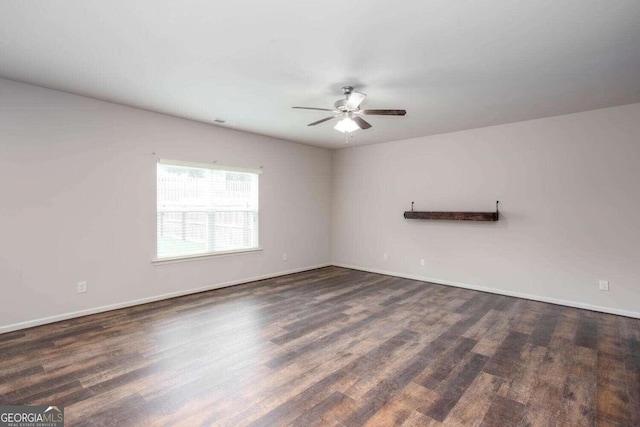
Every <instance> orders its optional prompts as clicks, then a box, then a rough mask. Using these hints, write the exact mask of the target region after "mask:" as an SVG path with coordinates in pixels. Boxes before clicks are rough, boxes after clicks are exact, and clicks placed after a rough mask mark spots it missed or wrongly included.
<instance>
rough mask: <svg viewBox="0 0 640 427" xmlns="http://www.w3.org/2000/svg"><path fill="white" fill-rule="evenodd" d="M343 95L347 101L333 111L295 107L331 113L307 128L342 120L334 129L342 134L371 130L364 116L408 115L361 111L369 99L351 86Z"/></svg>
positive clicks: (340, 100) (388, 111)
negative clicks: (362, 105) (365, 100)
mask: <svg viewBox="0 0 640 427" xmlns="http://www.w3.org/2000/svg"><path fill="white" fill-rule="evenodd" d="M342 93H343V94H344V95H345V97H346V98H345V99H339V100H337V101H336V102H335V104H333V109H329V108H314V107H293V108H297V109H301V110H317V111H330V112H331V113H332V115H331V116H330V117H325V118H324V119H321V120H318V121H316V122H313V123H309V124H308V125H307V126H315V125H319V124H320V123H324V122H326V121H329V120H333V119H338V118H339V119H341V120H340V121H339V122H338V123H337V124H336V125H335V126H334V129H335V130H337V131H340V132H344V133H349V132H353V131H356V130H358V129H363V130H365V129H369V128H370V127H371V124H370V123H369V122H367V121H366V120H365V119H363V118H362V115H363V114H365V115H368V116H404V115H405V114H407V112H406V111H405V110H361V109H360V104H362V101H364V99H365V98H366V97H367V95H365V94H364V93H360V92H355V91H354V90H353V87H351V86H343V87H342Z"/></svg>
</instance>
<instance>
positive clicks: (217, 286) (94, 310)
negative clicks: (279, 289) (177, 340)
mask: <svg viewBox="0 0 640 427" xmlns="http://www.w3.org/2000/svg"><path fill="white" fill-rule="evenodd" d="M330 265H331V264H330V263H326V264H318V265H314V266H310V267H302V268H296V269H293V270H287V271H281V272H278V273H271V274H264V275H262V276H256V277H249V278H246V279H240V280H233V281H230V282H224V283H217V284H214V285H209V286H204V287H202V288H196V289H189V290H185V291H177V292H171V293H168V294H163V295H156V296H153V297H148V298H142V299H138V300H134V301H125V302H120V303H116V304H110V305H104V306H102V307H96V308H88V309H86V310H80V311H74V312H71V313H64V314H58V315H55V316H50V317H42V318H40V319H34V320H28V321H26V322H20V323H14V324H11V325H6V326H0V334H3V333H5V332H12V331H17V330H20V329H27V328H32V327H34V326H40V325H46V324H48V323H55V322H60V321H63V320H68V319H73V318H76V317H82V316H88V315H90V314H97V313H103V312H105V311H111V310H118V309H120V308H127V307H133V306H134V305H141V304H147V303H150V302H155V301H160V300H163V299H169V298H175V297H181V296H184V295H190V294H197V293H198V292H204V291H211V290H213V289H220V288H226V287H228V286H234V285H239V284H242V283H249V282H255V281H257V280H265V279H272V278H274V277H279V276H286V275H287V274H293V273H301V272H303V271H309V270H315V269H316V268H322V267H328V266H330Z"/></svg>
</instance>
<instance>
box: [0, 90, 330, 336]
mask: <svg viewBox="0 0 640 427" xmlns="http://www.w3.org/2000/svg"><path fill="white" fill-rule="evenodd" d="M152 153H155V155H153V154H152ZM158 157H161V158H170V159H180V160H191V161H213V160H217V161H218V164H223V165H234V166H247V167H257V166H260V165H262V166H264V171H263V174H262V175H261V177H260V243H261V246H262V247H264V251H262V252H256V253H250V254H243V255H233V256H224V257H217V258H213V259H206V260H198V261H191V262H184V263H176V264H167V265H152V264H151V260H152V259H153V258H154V255H155V240H156V237H155V236H156V234H155V233H156V231H155V216H156V214H155V168H156V163H155V162H156V158H158ZM330 182H331V153H330V152H329V151H327V150H323V149H319V148H313V147H309V146H304V145H300V144H295V143H291V142H286V141H280V140H276V139H272V138H267V137H262V136H257V135H253V134H248V133H243V132H237V131H233V130H227V129H224V128H221V127H216V126H209V125H206V124H202V123H197V122H193V121H188V120H183V119H178V118H174V117H169V116H165V115H162V114H156V113H151V112H147V111H142V110H137V109H133V108H127V107H122V106H118V105H114V104H110V103H106V102H101V101H96V100H92V99H88V98H83V97H79V96H73V95H69V94H64V93H61V92H56V91H52V90H46V89H42V88H37V87H34V86H29V85H23V84H19V83H15V82H11V81H8V80H1V79H0V332H3V331H8V330H12V329H16V328H20V327H25V326H29V325H33V324H37V323H39V322H44V321H51V320H55V319H60V318H64V317H65V314H69V313H74V312H82V313H86V312H91V311H92V310H95V309H96V308H99V307H103V306H111V305H113V304H116V305H117V304H123V303H124V304H126V303H128V302H131V301H139V300H146V299H153V298H154V297H157V296H161V295H166V294H171V293H184V292H186V291H189V290H193V289H198V288H202V287H215V286H219V285H221V284H225V283H229V282H234V283H235V282H242V281H244V280H246V279H250V278H254V277H263V276H269V275H275V274H278V273H281V272H285V271H292V270H300V269H305V268H309V267H313V266H318V265H322V264H326V263H328V262H329V253H330V217H331V214H330V202H331V197H330ZM285 252H286V253H287V254H288V256H289V260H288V261H287V262H283V261H282V254H283V253H285ZM81 280H86V281H88V288H89V292H88V293H86V294H77V293H76V289H75V286H76V282H78V281H81ZM51 316H53V317H51ZM23 322H26V323H23Z"/></svg>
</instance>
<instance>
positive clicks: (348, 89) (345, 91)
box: [342, 86, 353, 95]
mask: <svg viewBox="0 0 640 427" xmlns="http://www.w3.org/2000/svg"><path fill="white" fill-rule="evenodd" d="M351 92H353V86H342V94H343V95H351Z"/></svg>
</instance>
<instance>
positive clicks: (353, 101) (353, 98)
mask: <svg viewBox="0 0 640 427" xmlns="http://www.w3.org/2000/svg"><path fill="white" fill-rule="evenodd" d="M366 97H367V95H365V94H364V93H360V92H351V93H350V94H349V98H348V99H347V104H346V105H345V106H346V107H347V110H355V109H356V108H358V106H359V105H360V104H362V101H364V99H365V98H366Z"/></svg>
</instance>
